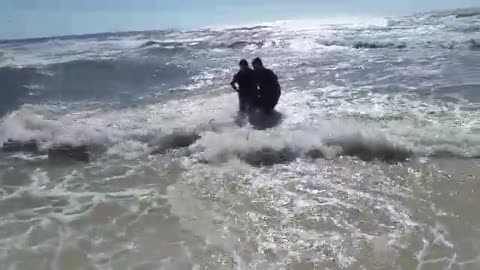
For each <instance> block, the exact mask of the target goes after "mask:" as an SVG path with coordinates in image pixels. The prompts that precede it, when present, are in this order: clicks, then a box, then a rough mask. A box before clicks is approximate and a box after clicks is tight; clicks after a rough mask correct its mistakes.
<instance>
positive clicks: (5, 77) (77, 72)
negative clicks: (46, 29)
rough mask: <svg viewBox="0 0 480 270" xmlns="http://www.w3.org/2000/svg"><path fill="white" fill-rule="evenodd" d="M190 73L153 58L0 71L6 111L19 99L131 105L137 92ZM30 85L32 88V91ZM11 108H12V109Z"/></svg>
mask: <svg viewBox="0 0 480 270" xmlns="http://www.w3.org/2000/svg"><path fill="white" fill-rule="evenodd" d="M189 72H190V74H192V70H188V71H187V69H186V68H184V67H180V66H178V65H175V64H171V63H165V62H164V61H156V60H155V59H144V60H139V59H129V58H122V59H98V60H94V59H84V60H74V61H68V62H64V63H56V64H51V65H47V66H44V67H42V68H11V67H4V68H0V84H1V85H2V99H1V101H0V106H2V107H4V108H3V111H5V109H8V108H9V107H8V106H10V107H12V106H13V105H17V104H18V103H19V102H16V101H18V100H20V99H21V98H22V97H27V96H28V94H29V93H30V92H31V91H30V90H31V89H34V90H35V91H33V92H35V93H33V94H32V95H30V96H28V97H29V98H30V99H35V101H45V100H77V101H78V100H96V101H98V100H105V99H108V100H111V101H119V102H130V101H132V100H136V99H137V98H138V94H139V93H149V92H151V91H152V89H154V88H158V87H159V86H163V87H165V88H167V89H168V88H172V87H176V86H180V85H184V84H186V83H187V82H188V80H189V78H190V74H189ZM32 86H33V88H32ZM13 108H14V107H13Z"/></svg>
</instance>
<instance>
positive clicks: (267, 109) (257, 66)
mask: <svg viewBox="0 0 480 270" xmlns="http://www.w3.org/2000/svg"><path fill="white" fill-rule="evenodd" d="M239 65H240V71H238V73H236V74H235V76H234V77H233V80H232V82H231V83H230V84H231V85H232V87H233V89H235V90H236V91H237V92H238V99H239V109H240V112H249V111H252V110H255V109H257V108H258V109H260V110H262V111H263V112H264V113H266V114H271V113H272V112H273V110H274V109H275V106H276V105H277V103H278V100H279V99H280V95H281V87H280V84H279V83H278V77H277V75H275V73H274V72H273V71H272V70H270V69H268V68H265V67H264V66H263V63H262V60H261V59H260V58H258V57H257V58H255V59H253V61H252V66H253V69H251V68H250V67H249V66H248V62H247V60H245V59H242V60H240V63H239Z"/></svg>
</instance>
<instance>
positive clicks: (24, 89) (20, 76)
mask: <svg viewBox="0 0 480 270" xmlns="http://www.w3.org/2000/svg"><path fill="white" fill-rule="evenodd" d="M40 77H41V74H40V73H39V72H38V70H37V69H35V68H30V67H24V68H16V67H1V68H0V87H1V92H0V94H1V98H0V116H1V115H2V114H4V113H5V112H7V111H9V110H11V109H13V108H15V107H16V106H17V105H18V104H19V103H21V100H22V98H24V97H26V96H28V93H29V86H30V85H32V84H34V82H35V80H37V79H39V78H40Z"/></svg>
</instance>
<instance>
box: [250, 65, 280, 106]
mask: <svg viewBox="0 0 480 270" xmlns="http://www.w3.org/2000/svg"><path fill="white" fill-rule="evenodd" d="M255 79H256V82H257V84H258V88H259V99H258V103H257V104H258V106H259V107H260V108H261V109H262V110H263V111H264V112H266V113H271V112H272V111H273V109H274V108H275V106H276V105H277V103H278V100H279V99H280V95H281V87H280V84H279V83H278V77H277V75H275V73H273V71H271V70H270V69H267V68H262V69H260V70H255Z"/></svg>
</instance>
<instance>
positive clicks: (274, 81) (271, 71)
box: [270, 70, 280, 88]
mask: <svg viewBox="0 0 480 270" xmlns="http://www.w3.org/2000/svg"><path fill="white" fill-rule="evenodd" d="M270 76H271V78H272V81H273V83H274V84H275V86H276V87H278V88H280V83H279V82H278V76H277V74H275V72H273V70H270Z"/></svg>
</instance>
